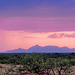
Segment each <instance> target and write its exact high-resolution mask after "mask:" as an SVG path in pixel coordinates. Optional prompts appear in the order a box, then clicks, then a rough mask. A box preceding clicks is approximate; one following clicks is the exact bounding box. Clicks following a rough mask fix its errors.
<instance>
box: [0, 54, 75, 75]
mask: <svg viewBox="0 0 75 75" xmlns="http://www.w3.org/2000/svg"><path fill="white" fill-rule="evenodd" d="M74 74H75V54H74V53H70V54H69V53H68V54H67V53H42V54H40V53H32V54H23V53H21V54H0V75H74Z"/></svg>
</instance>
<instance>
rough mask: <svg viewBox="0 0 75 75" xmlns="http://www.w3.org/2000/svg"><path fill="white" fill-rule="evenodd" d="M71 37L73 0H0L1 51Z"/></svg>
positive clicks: (66, 41)
mask: <svg viewBox="0 0 75 75" xmlns="http://www.w3.org/2000/svg"><path fill="white" fill-rule="evenodd" d="M74 41H75V0H0V52H2V51H6V50H12V49H17V48H23V49H28V48H30V47H31V46H34V45H40V46H58V47H64V46H65V47H68V48H75V42H74Z"/></svg>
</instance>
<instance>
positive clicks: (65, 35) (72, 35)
mask: <svg viewBox="0 0 75 75" xmlns="http://www.w3.org/2000/svg"><path fill="white" fill-rule="evenodd" d="M48 38H54V39H55V38H75V33H54V34H51V35H48Z"/></svg>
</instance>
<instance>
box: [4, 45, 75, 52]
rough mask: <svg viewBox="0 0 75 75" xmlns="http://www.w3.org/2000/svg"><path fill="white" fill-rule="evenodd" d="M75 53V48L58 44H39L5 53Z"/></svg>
mask: <svg viewBox="0 0 75 75" xmlns="http://www.w3.org/2000/svg"><path fill="white" fill-rule="evenodd" d="M33 52H36V53H75V49H70V48H68V47H57V46H44V47H41V46H39V45H35V46H32V47H30V48H29V49H27V50H26V49H22V48H19V49H14V50H9V51H5V52H3V53H33Z"/></svg>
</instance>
